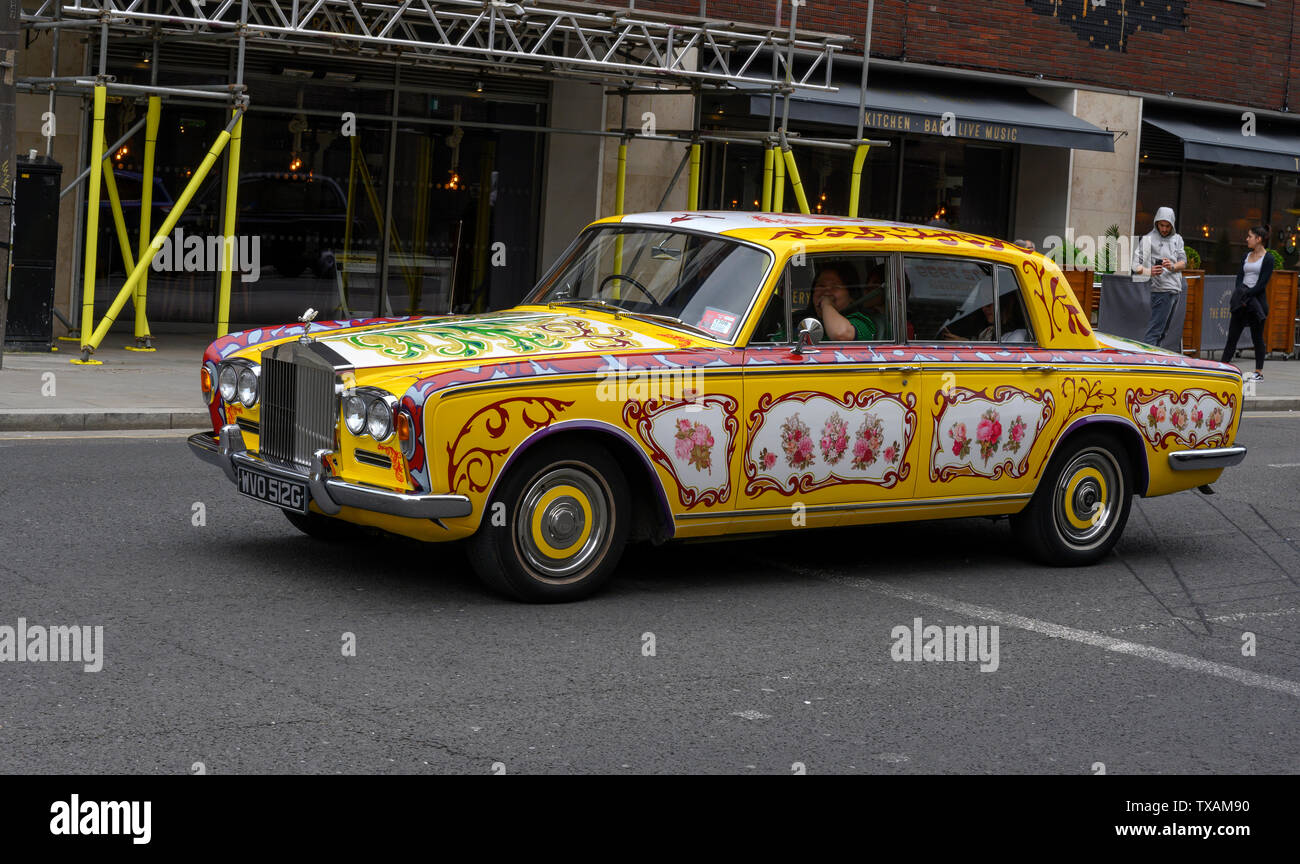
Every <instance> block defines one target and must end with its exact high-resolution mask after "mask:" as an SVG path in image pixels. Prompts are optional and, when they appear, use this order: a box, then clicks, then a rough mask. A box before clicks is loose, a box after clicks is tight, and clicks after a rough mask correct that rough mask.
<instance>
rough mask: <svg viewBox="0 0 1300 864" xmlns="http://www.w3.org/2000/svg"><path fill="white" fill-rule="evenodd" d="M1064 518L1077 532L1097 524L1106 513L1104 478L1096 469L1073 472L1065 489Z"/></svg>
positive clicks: (1082, 469) (1085, 468)
mask: <svg viewBox="0 0 1300 864" xmlns="http://www.w3.org/2000/svg"><path fill="white" fill-rule="evenodd" d="M1064 504H1065V518H1066V519H1067V520H1068V521H1069V522H1070V524H1071V525H1073V526H1074V527H1075V528H1078V529H1079V530H1081V531H1083V530H1087V529H1088V528H1091V527H1092V526H1094V525H1096V524H1097V521H1098V520H1099V519H1101V517H1102V514H1104V513H1105V512H1106V478H1105V477H1104V476H1102V473H1101V472H1100V471H1098V470H1097V469H1096V468H1092V467H1084V468H1080V469H1079V470H1078V471H1076V472H1075V474H1074V476H1073V477H1071V478H1070V480H1069V482H1068V483H1067V484H1066V487H1065V497H1064Z"/></svg>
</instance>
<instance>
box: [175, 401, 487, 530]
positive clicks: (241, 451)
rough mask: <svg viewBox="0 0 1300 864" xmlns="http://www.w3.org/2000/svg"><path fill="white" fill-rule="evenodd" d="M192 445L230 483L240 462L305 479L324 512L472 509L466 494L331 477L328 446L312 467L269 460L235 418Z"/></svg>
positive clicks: (438, 513)
mask: <svg viewBox="0 0 1300 864" xmlns="http://www.w3.org/2000/svg"><path fill="white" fill-rule="evenodd" d="M189 445H190V450H192V451H193V452H194V455H195V456H197V457H199V458H200V459H202V460H203V461H204V462H208V463H211V464H213V465H216V466H217V467H218V468H220V469H221V470H222V471H223V472H225V475H226V478H227V479H229V480H230V482H231V483H235V482H237V479H236V478H237V474H236V471H235V469H236V468H237V467H238V466H240V465H243V466H245V467H248V468H255V469H257V470H258V471H263V472H265V473H267V474H271V475H274V476H277V477H281V478H283V479H285V480H295V481H298V482H300V483H301V482H303V481H306V483H307V489H308V491H309V492H310V493H311V500H312V501H313V502H315V504H316V506H317V507H319V508H320V510H321V512H322V513H326V514H328V515H330V516H333V515H334V514H336V513H338V512H339V510H341V509H342V508H344V507H355V508H357V509H358V510H369V511H371V512H374V513H385V514H387V515H389V516H403V517H406V518H408V519H435V520H436V519H454V518H456V517H459V516H468V515H470V513H472V512H473V507H472V506H471V505H470V501H469V499H468V498H466V497H465V496H464V495H413V494H410V493H404V492H392V491H390V490H387V489H380V488H379V487H377V486H364V485H362V484H360V483H349V482H347V481H346V480H340V479H339V478H337V477H332V476H330V473H329V465H328V463H327V462H326V457H327V456H329V455H330V451H328V450H317V451H316V453H315V456H314V458H313V459H312V468H311V470H310V471H303V470H301V469H300V468H298V467H297V466H292V467H291V466H287V465H280V464H277V463H274V462H267V461H266V460H264V459H262V458H261V457H260V456H257V455H256V454H253V453H249V452H248V451H247V449H245V447H244V434H243V432H242V431H241V430H240V428H239V427H238V426H236V425H235V424H233V423H232V424H230V425H227V426H222V427H221V431H220V432H218V433H217V437H216V438H213V437H212V436H211V435H209V434H208V433H206V432H200V433H198V434H197V435H191V436H190V437H189Z"/></svg>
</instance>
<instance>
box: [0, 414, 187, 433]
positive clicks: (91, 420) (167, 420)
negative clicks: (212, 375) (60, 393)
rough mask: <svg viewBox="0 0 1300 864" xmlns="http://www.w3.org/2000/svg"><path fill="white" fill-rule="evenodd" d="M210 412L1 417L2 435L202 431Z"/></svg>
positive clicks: (0, 415)
mask: <svg viewBox="0 0 1300 864" xmlns="http://www.w3.org/2000/svg"><path fill="white" fill-rule="evenodd" d="M211 424H212V417H211V416H210V415H209V414H208V412H206V411H178V412H169V411H140V412H134V413H131V412H83V413H75V414H0V432H80V431H96V432H102V431H119V430H124V429H202V428H207V427H210V426H211Z"/></svg>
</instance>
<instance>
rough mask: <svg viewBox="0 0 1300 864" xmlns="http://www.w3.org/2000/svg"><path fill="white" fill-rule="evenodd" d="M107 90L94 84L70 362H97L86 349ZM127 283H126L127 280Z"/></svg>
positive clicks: (92, 311) (92, 312)
mask: <svg viewBox="0 0 1300 864" xmlns="http://www.w3.org/2000/svg"><path fill="white" fill-rule="evenodd" d="M107 97H108V88H106V87H105V86H104V85H103V84H97V85H95V114H94V118H95V119H94V125H93V126H92V127H91V134H90V152H91V154H92V156H91V157H90V187H89V188H88V189H87V190H86V258H85V265H84V267H83V270H82V276H81V320H80V321H79V322H77V326H78V327H79V328H80V329H81V351H82V355H83V357H82V359H81V360H77V359H75V358H74V359H73V360H72V362H73V363H87V364H95V365H98V364H99V361H98V360H91V359H90V352H89V350H87V346H88V345H90V342H91V330H92V329H94V323H95V255H96V254H97V252H98V249H97V248H96V247H97V245H98V240H99V182H100V171H101V165H102V162H101V158H100V157H101V154H103V152H104V104H105V102H106V101H107ZM128 281H129V280H128Z"/></svg>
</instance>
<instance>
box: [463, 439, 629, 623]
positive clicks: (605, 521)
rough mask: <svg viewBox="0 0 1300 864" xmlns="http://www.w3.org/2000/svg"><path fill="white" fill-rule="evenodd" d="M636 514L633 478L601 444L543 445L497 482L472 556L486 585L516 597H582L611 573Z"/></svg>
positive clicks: (472, 543) (533, 599)
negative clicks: (630, 489)
mask: <svg viewBox="0 0 1300 864" xmlns="http://www.w3.org/2000/svg"><path fill="white" fill-rule="evenodd" d="M630 515H631V500H630V497H629V495H628V490H627V481H626V480H624V478H623V473H622V471H621V470H620V469H619V466H618V463H617V462H615V461H614V460H613V458H611V457H610V455H609V454H608V453H607V452H606V451H605V450H604V449H603V448H601V447H599V446H584V447H582V448H578V447H559V446H546V445H543V447H541V448H540V449H538V450H535V451H533V452H531V453H529V454H527V455H526V456H525V457H524V459H523V460H522V461H521V462H520V463H519V464H518V465H516V466H514V467H513V468H512V469H511V471H510V473H509V474H507V475H506V476H505V477H503V478H502V479H501V481H500V482H499V483H498V486H497V489H496V491H495V492H494V493H493V495H492V500H491V501H490V502H489V504H488V508H487V510H486V511H485V512H484V514H483V520H482V522H481V523H480V525H479V529H478V531H477V532H475V534H474V536H473V537H471V538H470V543H469V553H470V560H471V561H472V562H473V565H474V570H475V571H476V572H477V573H478V575H479V578H480V579H482V580H483V582H484V583H485V584H487V586H488V587H490V588H492V589H493V590H496V591H498V592H500V593H503V594H506V595H508V596H510V597H514V598H515V599H518V600H524V601H527V602H531V603H556V602H564V601H568V600H580V599H582V598H584V597H587V596H590V595H591V594H592V593H594V592H595V591H597V590H598V589H599V588H600V587H601V586H603V585H604V584H605V583H606V582H607V581H608V580H609V578H610V576H612V575H613V573H614V568H615V567H617V566H618V561H619V558H620V557H621V556H622V554H623V546H624V545H625V544H626V542H627V534H628V528H629V517H630Z"/></svg>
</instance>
